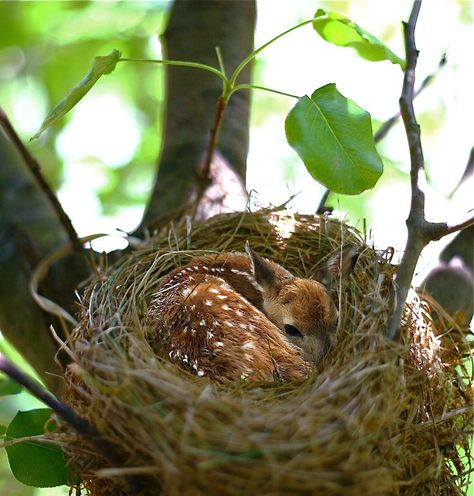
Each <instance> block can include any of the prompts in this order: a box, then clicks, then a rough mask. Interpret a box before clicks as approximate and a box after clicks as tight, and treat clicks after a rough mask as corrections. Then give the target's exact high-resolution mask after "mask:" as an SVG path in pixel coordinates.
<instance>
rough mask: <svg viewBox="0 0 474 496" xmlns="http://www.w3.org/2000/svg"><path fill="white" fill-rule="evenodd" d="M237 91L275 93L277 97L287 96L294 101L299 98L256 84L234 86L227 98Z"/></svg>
mask: <svg viewBox="0 0 474 496" xmlns="http://www.w3.org/2000/svg"><path fill="white" fill-rule="evenodd" d="M239 90H262V91H269V92H270V93H276V94H277V95H283V96H288V97H290V98H296V99H298V98H299V96H298V95H292V94H291V93H285V92H284V91H278V90H274V89H272V88H267V87H266V86H258V85H256V84H238V85H237V86H234V87H233V88H232V90H231V92H230V95H229V97H230V96H232V95H233V94H234V93H235V92H236V91H239Z"/></svg>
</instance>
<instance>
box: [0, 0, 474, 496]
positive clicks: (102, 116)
mask: <svg viewBox="0 0 474 496" xmlns="http://www.w3.org/2000/svg"><path fill="white" fill-rule="evenodd" d="M411 5H412V2H411V1H409V0H398V1H396V2H383V1H380V0H370V1H369V0H368V1H333V2H330V1H319V2H313V1H309V0H292V1H291V2H289V1H275V0H259V1H258V22H257V31H256V46H259V45H261V44H263V43H264V42H266V41H268V40H269V39H270V38H272V37H273V36H275V35H276V34H278V33H279V32H281V31H284V30H286V29H288V28H289V27H291V26H292V25H294V24H296V23H297V22H299V21H302V20H305V19H310V18H311V17H312V16H313V14H314V12H315V11H316V10H317V8H321V7H322V8H330V9H335V10H338V11H340V12H342V13H344V14H345V15H346V16H348V17H350V18H351V19H352V20H354V21H355V22H357V23H358V24H360V25H361V26H362V27H364V28H365V29H367V30H368V31H369V32H371V33H373V34H374V35H375V36H377V37H379V38H380V39H382V40H383V41H384V42H386V43H387V44H388V46H389V47H390V48H391V49H392V50H393V51H394V52H395V53H397V54H398V55H401V56H403V41H402V34H401V20H405V19H407V18H408V15H409V12H410V9H411ZM169 6H170V3H169V2H163V1H148V2H141V1H129V2H118V1H110V2H100V1H95V2H67V1H63V2H2V3H0V105H1V106H2V107H3V108H4V110H5V112H6V113H7V115H9V117H10V119H11V120H12V122H13V124H14V126H15V128H16V129H17V131H18V132H19V133H20V135H21V136H22V137H23V138H24V140H25V141H28V139H29V138H30V137H31V136H32V135H33V134H34V133H35V132H36V131H37V130H38V129H39V127H40V125H41V122H42V120H43V118H44V117H45V115H46V113H47V111H48V110H49V109H51V108H52V106H54V105H55V104H56V103H57V102H58V101H59V100H61V98H62V97H63V96H64V95H65V94H66V93H67V91H68V89H69V88H71V87H72V86H73V85H74V84H76V83H77V82H78V81H79V80H80V79H81V78H82V77H83V75H85V74H86V73H87V72H88V70H89V67H90V64H91V60H92V58H93V57H94V56H96V55H103V54H106V53H108V52H110V50H111V49H113V48H117V49H119V50H120V51H121V52H122V53H123V54H124V56H126V57H136V58H160V57H161V47H160V42H159V37H158V35H159V34H160V33H161V32H162V31H163V30H164V28H165V25H166V15H167V10H168V7H169ZM473 16H474V8H473V3H472V2H470V1H465V2H463V1H455V0H429V1H426V2H424V5H423V6H422V10H421V14H420V19H419V23H418V28H417V45H418V48H419V50H420V59H419V64H418V70H417V77H418V82H421V80H422V79H423V78H424V77H425V76H427V75H428V74H431V73H433V72H435V71H436V69H437V66H438V63H439V60H440V59H441V56H442V54H443V53H444V52H447V58H448V63H447V65H446V67H444V68H443V69H442V70H441V71H440V72H439V73H438V74H437V75H436V78H435V80H434V81H433V83H432V84H431V85H430V86H429V87H428V88H427V89H426V90H425V91H424V92H423V93H422V94H421V95H420V96H419V97H418V98H417V100H416V103H415V108H416V111H417V114H418V118H419V121H420V123H421V126H422V138H423V144H424V153H425V158H426V165H427V173H428V179H429V180H428V184H427V185H426V190H427V216H428V218H429V220H433V221H443V220H446V219H449V218H451V217H452V216H454V215H455V214H456V213H460V212H464V211H467V210H469V209H470V208H472V203H473V202H472V191H463V190H459V191H458V192H456V194H455V195H454V196H453V197H452V198H450V195H451V193H452V192H453V190H454V189H455V187H456V185H457V183H458V182H459V179H460V178H461V176H462V174H463V172H464V168H465V166H466V162H467V158H468V155H469V150H470V148H471V147H472V146H473V144H474V126H473V125H472V114H473V109H474V92H473V88H474V65H473V64H472V49H473V47H474V29H473ZM254 76H255V81H254V82H255V83H256V84H260V85H264V86H268V87H272V88H275V89H277V90H281V91H284V92H288V93H291V94H296V95H303V94H311V93H312V92H313V91H314V90H315V89H316V88H318V87H320V86H322V85H324V84H327V83H330V82H334V83H336V84H337V87H338V89H339V91H340V92H341V93H342V94H343V95H345V96H346V97H348V98H350V99H352V100H354V101H355V102H357V103H358V104H359V105H360V106H361V107H363V108H365V109H366V110H367V111H369V112H370V114H371V115H372V118H373V120H374V127H375V128H377V127H378V126H379V125H380V124H381V123H382V122H384V121H385V120H386V119H388V118H389V117H391V116H392V115H393V114H394V113H395V112H396V111H397V106H398V98H399V95H400V91H401V83H402V73H401V71H400V68H399V67H398V66H395V65H392V64H391V63H390V62H379V63H371V62H368V61H365V60H362V59H361V58H359V57H358V56H357V54H356V53H355V52H354V51H352V50H351V49H343V48H339V47H335V46H332V45H330V44H328V43H327V42H325V41H323V40H322V39H321V38H319V37H318V36H317V35H316V34H315V32H314V31H313V30H312V28H311V26H306V27H304V28H301V29H299V30H297V31H295V32H293V33H292V34H290V35H289V36H288V37H286V38H284V39H282V40H280V41H279V42H277V43H275V44H274V45H272V46H271V47H269V48H268V49H267V50H265V51H264V52H263V53H262V54H261V56H259V58H258V61H257V64H256V66H255V70H254ZM163 98H164V95H163V71H162V68H160V67H159V66H150V65H143V66H140V65H131V64H121V65H119V66H118V67H117V69H116V70H115V72H114V73H113V74H111V75H109V76H107V77H104V78H102V79H101V80H100V82H99V83H98V85H97V86H96V87H95V88H94V89H93V90H92V91H91V93H90V94H88V95H87V96H86V97H85V98H84V100H82V101H81V102H80V104H79V105H78V106H77V108H76V109H75V110H74V111H73V112H71V113H70V115H68V116H67V117H66V118H65V119H63V120H62V121H60V122H59V123H57V124H55V125H54V126H53V128H51V129H50V130H49V131H47V132H46V133H45V134H44V135H43V136H42V137H41V138H40V139H39V140H37V141H35V142H32V143H31V144H29V145H28V146H29V148H30V150H31V152H32V153H33V154H34V155H35V156H36V157H37V158H38V160H39V162H40V163H41V164H42V167H43V171H44V174H45V175H46V176H47V178H48V180H49V181H50V183H51V184H52V185H53V187H54V188H55V189H56V190H57V192H58V196H59V198H60V200H61V202H62V204H63V206H64V207H65V210H66V211H67V213H68V214H69V216H70V217H71V219H72V221H73V223H74V226H75V227H76V229H77V231H78V233H79V235H88V234H91V233H96V232H110V233H113V232H115V231H116V230H120V231H131V230H133V229H134V228H135V227H136V226H137V224H138V223H139V221H140V219H141V216H142V213H143V209H144V205H145V202H146V200H147V197H148V194H149V192H150V189H151V187H152V182H153V172H154V169H155V166H156V163H157V157H158V153H159V150H160V135H161V114H162V109H163V107H162V105H163ZM294 103H295V101H294V100H293V99H291V98H288V97H284V96H278V95H274V94H269V93H261V92H260V93H258V92H256V93H254V94H253V98H252V113H251V133H250V136H251V141H250V153H249V158H248V174H247V188H248V190H254V191H255V192H256V193H255V194H254V197H255V198H256V199H257V201H258V202H259V203H260V204H263V205H267V204H274V205H278V204H281V203H283V202H285V201H286V200H287V199H288V198H289V197H290V196H291V195H294V194H296V197H295V198H294V200H293V201H292V202H291V204H290V208H291V209H293V210H296V211H299V212H305V213H312V212H314V211H315V210H316V208H317V206H318V204H319V201H320V197H321V195H322V193H323V191H324V189H323V187H322V186H320V185H319V184H317V183H316V182H315V181H314V180H313V179H312V178H311V177H310V176H309V174H308V173H307V172H306V170H305V168H304V166H303V164H302V163H301V161H300V159H299V158H298V156H297V155H296V153H295V152H294V151H293V150H292V149H291V148H290V147H289V146H288V145H287V143H286V140H285V135H284V119H285V116H286V114H287V113H288V111H289V110H290V109H291V107H292V106H293V105H294ZM209 111H210V112H213V109H209ZM378 149H379V152H380V153H381V155H382V157H383V159H384V164H385V172H384V174H383V176H382V178H381V180H380V181H379V183H378V184H377V186H376V187H375V188H374V189H373V190H372V191H369V192H366V193H364V194H362V195H360V196H358V197H347V196H339V195H333V196H331V197H330V201H329V204H330V205H332V206H334V207H335V209H336V213H337V215H339V216H341V217H344V218H347V219H348V220H349V221H350V222H351V223H353V224H354V225H356V226H359V227H360V228H362V226H363V219H365V222H366V226H367V234H368V235H369V236H370V239H371V240H372V241H373V242H374V244H375V245H376V246H377V247H379V248H386V247H387V246H393V247H394V248H395V250H396V252H397V253H400V251H401V250H402V249H403V246H404V242H405V218H406V216H407V212H408V207H409V178H408V175H407V171H408V167H409V160H408V149H407V146H406V138H405V137H404V134H403V127H402V126H401V125H400V124H398V125H396V126H395V127H394V129H393V130H392V131H391V132H390V134H389V136H388V137H387V138H386V139H385V140H384V141H383V142H381V143H380V145H379V147H378ZM448 241H449V240H445V241H444V243H446V242H448ZM111 243H112V244H111ZM114 244H117V239H116V238H115V239H114V240H113V241H110V240H109V241H107V242H106V244H104V243H102V244H99V243H98V244H97V245H96V246H95V247H96V249H108V248H110V247H111V246H114ZM440 248H441V243H438V244H437V245H435V244H433V246H432V247H431V246H430V247H428V248H427V249H426V250H425V252H424V253H423V257H422V259H421V261H420V264H419V270H418V279H417V280H420V277H422V276H423V275H424V274H425V273H426V271H427V270H428V269H429V268H430V266H431V265H432V264H433V263H435V262H436V258H437V253H438V252H439V250H440ZM6 346H7V344H6V343H5V341H0V351H6V352H7V354H10V355H11V354H12V353H13V351H12V350H8V349H6V348H5V347H6ZM0 401H2V403H1V404H0V424H7V423H8V422H9V420H10V419H11V417H12V416H13V415H14V413H15V412H16V411H17V410H18V409H29V408H33V407H35V406H36V405H37V403H36V402H35V400H33V399H32V398H31V397H30V396H29V395H27V394H26V393H21V394H20V395H16V396H12V397H8V398H7V399H3V400H0ZM3 451H4V450H0V492H1V493H2V494H8V495H12V496H13V495H22V496H23V495H33V494H35V495H54V494H62V490H52V489H48V490H36V489H34V488H28V487H27V486H23V485H21V484H20V483H18V482H16V481H13V480H11V478H10V477H9V475H8V472H9V469H8V465H7V462H6V460H5V459H4V453H3Z"/></svg>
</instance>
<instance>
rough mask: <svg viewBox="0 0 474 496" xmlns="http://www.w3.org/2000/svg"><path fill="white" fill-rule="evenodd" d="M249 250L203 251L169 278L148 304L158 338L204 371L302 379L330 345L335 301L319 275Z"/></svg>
mask: <svg viewBox="0 0 474 496" xmlns="http://www.w3.org/2000/svg"><path fill="white" fill-rule="evenodd" d="M247 252H248V255H245V254H230V253H224V254H219V255H211V256H202V257H196V258H193V259H192V260H191V261H190V262H189V263H188V264H187V265H185V266H183V267H179V268H177V269H175V270H173V271H172V272H171V273H170V274H168V275H167V276H165V277H164V278H163V279H162V280H161V282H160V284H159V286H158V287H157V288H156V291H155V292H154V294H153V297H152V301H151V304H150V307H149V310H148V317H149V320H150V323H151V325H152V328H153V329H154V332H155V334H154V336H155V337H156V339H157V340H158V342H159V345H160V349H161V350H162V351H163V352H164V353H166V354H167V355H168V358H169V359H170V360H171V361H172V362H175V363H178V364H179V365H180V366H181V367H183V368H184V369H186V370H188V371H190V372H192V373H194V374H196V375H198V376H200V377H208V378H210V379H213V380H215V381H218V382H226V381H230V380H239V379H247V380H274V379H281V380H298V379H302V378H304V377H306V376H307V375H308V374H309V373H310V372H311V369H312V365H313V364H314V363H315V362H317V361H319V360H320V359H321V358H322V356H323V355H324V354H325V353H326V352H327V350H328V349H329V347H330V333H331V331H332V330H333V328H334V327H335V325H336V323H337V311H336V308H335V305H334V303H333V301H332V299H331V297H330V294H329V292H328V289H327V288H326V287H325V286H324V284H322V283H321V282H320V281H316V280H314V279H300V278H296V277H294V276H293V275H292V274H291V273H290V272H288V271H287V270H285V269H284V268H283V267H281V266H280V265H278V264H276V263H274V262H271V261H268V260H266V259H263V258H261V257H260V256H258V255H257V254H256V253H254V252H253V251H252V250H251V249H250V248H249V247H247Z"/></svg>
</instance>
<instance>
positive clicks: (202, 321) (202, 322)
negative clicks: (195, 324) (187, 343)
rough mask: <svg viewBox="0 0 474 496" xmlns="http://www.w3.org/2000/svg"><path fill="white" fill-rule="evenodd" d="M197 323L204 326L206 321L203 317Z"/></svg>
mask: <svg viewBox="0 0 474 496" xmlns="http://www.w3.org/2000/svg"><path fill="white" fill-rule="evenodd" d="M199 325H200V326H202V327H204V326H205V325H206V321H205V320H204V319H202V320H200V321H199Z"/></svg>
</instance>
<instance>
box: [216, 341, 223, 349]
mask: <svg viewBox="0 0 474 496" xmlns="http://www.w3.org/2000/svg"><path fill="white" fill-rule="evenodd" d="M214 346H215V347H216V348H223V347H224V343H223V342H222V341H216V342H215V343H214Z"/></svg>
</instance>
